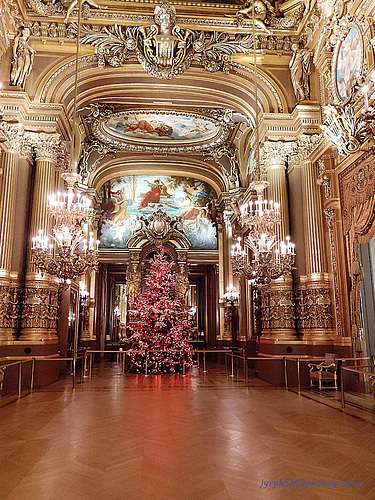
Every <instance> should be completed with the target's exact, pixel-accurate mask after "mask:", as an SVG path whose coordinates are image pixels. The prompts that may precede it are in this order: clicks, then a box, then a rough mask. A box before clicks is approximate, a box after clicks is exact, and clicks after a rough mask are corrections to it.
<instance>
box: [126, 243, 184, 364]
mask: <svg viewBox="0 0 375 500" xmlns="http://www.w3.org/2000/svg"><path fill="white" fill-rule="evenodd" d="M172 266H173V263H171V262H168V261H167V259H166V256H165V252H164V249H163V248H161V249H160V250H159V251H158V252H157V254H156V255H155V257H154V258H153V259H152V260H151V268H150V270H149V273H148V275H147V277H146V283H145V291H144V292H143V293H142V294H140V295H139V297H138V300H137V302H136V309H137V314H136V317H135V323H134V325H132V326H129V330H130V331H131V332H132V335H131V337H130V339H129V341H130V344H131V347H132V349H133V350H134V352H132V351H131V354H130V363H131V369H132V370H133V371H136V372H137V373H141V372H145V371H146V361H147V371H148V372H149V373H168V372H172V373H174V372H179V371H182V365H183V361H185V366H186V367H189V366H191V365H192V353H191V346H190V343H189V340H188V337H189V333H190V328H191V327H190V324H189V321H188V318H187V309H186V307H184V305H183V302H182V300H181V299H180V298H179V297H178V295H177V291H176V277H175V273H174V272H173V271H172ZM137 351H138V352H137ZM139 351H140V352H139ZM152 351H159V352H152Z"/></svg>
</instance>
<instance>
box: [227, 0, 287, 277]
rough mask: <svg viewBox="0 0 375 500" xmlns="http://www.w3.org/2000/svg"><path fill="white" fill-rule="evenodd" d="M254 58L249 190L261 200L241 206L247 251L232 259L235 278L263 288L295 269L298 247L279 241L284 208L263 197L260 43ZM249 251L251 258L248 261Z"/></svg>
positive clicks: (236, 249) (236, 250)
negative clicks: (253, 151)
mask: <svg viewBox="0 0 375 500" xmlns="http://www.w3.org/2000/svg"><path fill="white" fill-rule="evenodd" d="M252 21H253V37H254V39H255V28H254V26H255V22H254V21H255V18H254V8H253V10H252ZM253 55H254V61H253V63H254V76H255V78H254V100H255V125H254V132H255V144H256V148H255V156H254V174H253V179H254V180H253V182H251V183H250V185H249V188H250V189H252V190H254V191H256V193H257V199H256V200H255V201H250V202H249V203H245V204H243V205H241V206H239V213H238V215H239V219H240V222H241V225H242V227H245V228H247V229H248V234H247V236H246V237H245V248H243V247H242V244H241V238H237V242H236V244H235V245H233V246H232V252H231V260H232V268H233V272H234V274H235V275H237V276H238V277H241V276H243V277H245V278H246V279H247V280H251V281H252V283H253V284H254V285H255V286H257V287H261V286H264V285H269V284H270V283H271V280H273V279H277V278H280V277H281V276H285V275H286V274H289V273H290V272H291V271H292V269H293V264H294V260H295V246H294V244H293V243H291V242H290V238H289V236H287V238H286V242H283V241H281V242H279V241H278V239H277V230H276V228H277V227H278V226H279V225H280V223H281V215H280V207H279V205H278V204H277V203H274V202H273V201H267V200H265V199H264V198H263V193H264V190H265V189H266V188H267V187H268V186H269V183H268V182H267V181H265V180H262V179H261V177H262V176H261V166H260V141H259V116H258V113H259V111H258V75H257V58H256V44H254V45H253ZM248 250H250V252H251V256H250V257H249V258H248Z"/></svg>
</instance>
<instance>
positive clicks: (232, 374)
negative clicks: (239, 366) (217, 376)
mask: <svg viewBox="0 0 375 500" xmlns="http://www.w3.org/2000/svg"><path fill="white" fill-rule="evenodd" d="M231 356H232V373H231V374H230V376H231V377H234V354H233V351H232V352H231Z"/></svg>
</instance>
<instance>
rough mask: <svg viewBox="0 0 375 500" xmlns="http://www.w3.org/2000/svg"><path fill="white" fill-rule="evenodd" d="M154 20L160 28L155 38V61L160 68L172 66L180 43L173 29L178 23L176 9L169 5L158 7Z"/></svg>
mask: <svg viewBox="0 0 375 500" xmlns="http://www.w3.org/2000/svg"><path fill="white" fill-rule="evenodd" d="M154 18H155V23H156V24H157V25H158V26H159V29H158V34H157V35H155V36H154V41H155V48H156V54H155V59H156V61H157V63H158V64H159V65H160V66H165V67H168V66H172V65H173V60H174V56H175V47H176V46H177V45H178V42H179V40H178V38H177V37H176V36H174V35H173V34H172V28H173V26H174V25H175V22H176V9H175V8H174V7H173V6H171V5H169V4H167V3H164V4H163V5H157V6H156V7H155V11H154ZM146 40H147V39H146Z"/></svg>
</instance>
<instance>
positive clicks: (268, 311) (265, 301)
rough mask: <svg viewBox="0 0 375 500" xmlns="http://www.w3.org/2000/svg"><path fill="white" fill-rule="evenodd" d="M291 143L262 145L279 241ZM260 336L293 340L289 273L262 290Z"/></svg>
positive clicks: (285, 219)
mask: <svg viewBox="0 0 375 500" xmlns="http://www.w3.org/2000/svg"><path fill="white" fill-rule="evenodd" d="M292 150H293V146H292V144H291V143H283V142H276V143H266V144H265V145H264V147H263V149H262V155H263V158H264V165H265V168H266V171H267V181H268V182H269V186H268V188H267V198H268V199H269V200H273V201H274V202H276V203H278V204H279V205H280V215H281V223H280V224H279V225H278V228H277V233H276V234H277V237H278V239H279V241H285V238H286V237H287V236H289V235H290V226H289V203H288V189H287V180H286V165H287V163H286V161H287V157H288V155H289V154H290V153H291V152H292ZM261 308H262V336H261V342H267V341H271V342H280V340H283V341H285V342H289V341H293V340H296V330H295V300H294V292H293V279H292V276H290V275H289V276H283V277H282V278H279V279H277V280H273V281H272V282H271V284H270V285H269V286H267V287H265V288H263V289H262V290H261Z"/></svg>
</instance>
